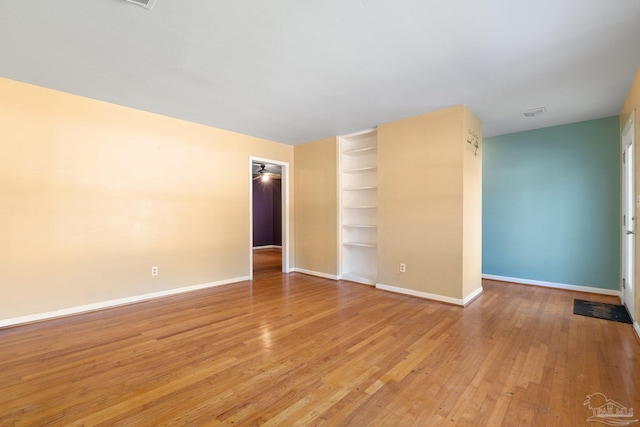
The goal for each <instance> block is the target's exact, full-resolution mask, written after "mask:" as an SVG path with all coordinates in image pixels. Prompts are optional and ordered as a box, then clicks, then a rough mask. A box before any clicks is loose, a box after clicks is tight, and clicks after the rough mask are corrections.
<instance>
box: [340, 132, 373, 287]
mask: <svg viewBox="0 0 640 427" xmlns="http://www.w3.org/2000/svg"><path fill="white" fill-rule="evenodd" d="M377 246H378V135H377V131H376V130H375V129H374V130H369V131H365V132H360V133H357V134H353V135H349V136H343V137H341V138H340V276H341V278H343V279H345V280H351V281H354V282H359V283H365V284H368V285H374V284H375V283H376V278H377V275H378V267H377V257H378V253H377Z"/></svg>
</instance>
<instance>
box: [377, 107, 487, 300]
mask: <svg viewBox="0 0 640 427" xmlns="http://www.w3.org/2000/svg"><path fill="white" fill-rule="evenodd" d="M466 114H467V113H466V108H465V107H464V106H457V107H452V108H448V109H445V110H440V111H436V112H433V113H429V114H424V115H422V116H418V117H413V118H409V119H405V120H400V121H397V122H393V123H389V124H385V125H381V126H379V127H378V283H379V284H381V285H385V286H392V287H398V288H404V289H407V290H411V291H416V292H421V293H428V294H435V295H439V296H445V297H449V298H455V299H458V300H459V299H462V298H463V297H464V295H463V286H462V283H463V271H464V270H463V231H464V228H463V207H464V206H463V165H464V164H463V159H465V158H466V155H464V153H463V150H465V149H466V147H464V146H463V144H466V142H463V133H466V129H465V128H464V125H465V118H466ZM478 167H479V166H478V165H477V164H475V163H474V166H473V168H474V170H475V169H477V168H478ZM479 179H480V180H481V177H480V178H479ZM474 185H476V184H474ZM470 188H471V187H470ZM475 197H478V195H477V194H476V195H474V196H473V198H475ZM480 197H481V196H480ZM471 199H472V196H469V201H470V200H471ZM478 209H479V207H478ZM476 222H477V221H475V220H474V221H473V224H471V221H470V224H469V226H468V228H469V229H470V230H471V229H473V228H475V227H477V226H478V225H477V224H476ZM475 231H477V230H475ZM476 238H477V237H476V236H475V235H474V237H473V238H472V239H470V240H469V241H468V243H469V247H470V245H471V244H472V243H473V244H477V242H476ZM476 250H477V251H480V250H481V249H480V248H477V249H476ZM478 253H479V252H478ZM469 254H470V255H471V252H469ZM478 262H479V261H475V260H474V261H473V263H474V268H476V267H477V265H479V264H478ZM400 263H404V264H406V273H400V272H399V268H398V266H399V264H400ZM479 273H480V272H479V271H478V275H479ZM467 281H468V282H469V286H468V287H471V277H469V278H468V279H467ZM465 291H468V290H467V289H465Z"/></svg>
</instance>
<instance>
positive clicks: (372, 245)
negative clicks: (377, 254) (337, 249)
mask: <svg viewBox="0 0 640 427" xmlns="http://www.w3.org/2000/svg"><path fill="white" fill-rule="evenodd" d="M342 244H343V245H346V246H361V247H363V248H377V247H378V244H377V243H371V242H343V243H342Z"/></svg>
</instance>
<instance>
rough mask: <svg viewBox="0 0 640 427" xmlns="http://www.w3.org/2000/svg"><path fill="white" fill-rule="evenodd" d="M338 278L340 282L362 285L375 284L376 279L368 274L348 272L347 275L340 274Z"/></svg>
mask: <svg viewBox="0 0 640 427" xmlns="http://www.w3.org/2000/svg"><path fill="white" fill-rule="evenodd" d="M340 278H341V279H342V280H349V281H350V282H358V283H364V284H365V285H375V284H376V277H375V276H371V275H368V274H361V273H353V272H348V273H342V275H341V276H340Z"/></svg>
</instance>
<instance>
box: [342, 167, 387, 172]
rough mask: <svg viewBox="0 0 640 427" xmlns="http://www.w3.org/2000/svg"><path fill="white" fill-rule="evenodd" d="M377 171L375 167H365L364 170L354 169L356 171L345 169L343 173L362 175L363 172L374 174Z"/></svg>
mask: <svg viewBox="0 0 640 427" xmlns="http://www.w3.org/2000/svg"><path fill="white" fill-rule="evenodd" d="M376 170H378V167H377V166H367V167H364V168H356V169H346V170H344V171H343V172H344V173H363V172H375V171H376Z"/></svg>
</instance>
